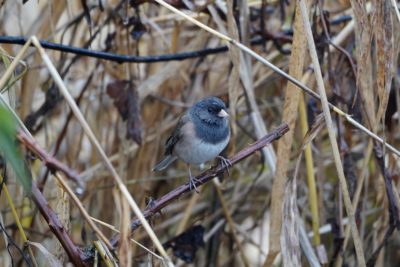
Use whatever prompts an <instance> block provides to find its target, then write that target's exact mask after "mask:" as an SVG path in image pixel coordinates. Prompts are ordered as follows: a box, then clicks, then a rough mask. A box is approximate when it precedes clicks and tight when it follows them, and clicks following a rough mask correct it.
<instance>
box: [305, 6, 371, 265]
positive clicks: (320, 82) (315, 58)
mask: <svg viewBox="0 0 400 267" xmlns="http://www.w3.org/2000/svg"><path fill="white" fill-rule="evenodd" d="M299 4H300V9H301V16H302V18H303V23H304V28H305V32H306V34H307V41H308V47H309V51H310V54H311V59H312V62H313V65H314V72H315V78H316V80H317V84H318V92H319V94H320V96H321V103H322V109H323V112H324V117H325V123H326V126H327V128H328V134H329V140H330V142H331V146H332V150H333V158H334V161H335V166H336V170H337V173H338V176H339V182H340V187H341V190H342V193H343V197H344V203H345V208H346V212H347V215H348V217H349V221H350V225H351V231H352V234H353V241H354V246H355V249H356V255H357V261H358V265H359V266H365V258H364V251H363V246H362V243H361V239H360V235H359V232H358V229H357V225H356V222H355V217H354V215H355V212H354V208H353V206H352V203H351V199H350V195H349V191H348V189H347V183H346V178H345V177H344V171H343V165H342V162H341V159H340V155H339V148H338V145H337V141H336V136H335V132H334V129H333V123H332V118H331V114H330V110H329V105H328V99H327V97H326V93H325V86H324V82H323V79H322V73H321V67H320V65H319V61H318V56H317V53H316V50H315V43H314V38H313V35H312V32H311V25H310V22H309V20H308V12H307V7H306V4H305V2H304V0H299Z"/></svg>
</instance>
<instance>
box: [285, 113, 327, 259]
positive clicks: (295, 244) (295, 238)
mask: <svg viewBox="0 0 400 267" xmlns="http://www.w3.org/2000/svg"><path fill="white" fill-rule="evenodd" d="M323 126H325V121H324V117H323V114H320V115H318V116H317V117H316V119H315V122H314V123H313V125H312V127H311V128H310V130H309V131H308V132H307V134H306V136H304V139H303V143H302V145H301V147H300V151H299V155H298V157H297V161H296V167H295V169H294V174H293V177H292V178H291V179H289V180H288V182H287V184H286V187H285V197H284V200H283V207H282V210H283V212H282V232H281V236H280V240H281V251H282V259H283V265H284V266H301V257H300V255H301V253H300V239H299V225H298V223H299V220H298V218H299V217H300V215H299V211H298V208H297V182H296V181H297V175H298V171H299V167H300V163H301V157H302V153H303V150H304V149H305V148H306V146H307V145H308V144H310V142H311V141H312V140H313V139H314V138H315V137H316V136H317V134H318V133H319V132H320V130H321V129H322V127H323Z"/></svg>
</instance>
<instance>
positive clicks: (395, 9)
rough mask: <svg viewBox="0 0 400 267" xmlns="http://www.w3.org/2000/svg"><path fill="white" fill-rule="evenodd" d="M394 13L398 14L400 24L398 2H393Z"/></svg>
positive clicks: (392, 0)
mask: <svg viewBox="0 0 400 267" xmlns="http://www.w3.org/2000/svg"><path fill="white" fill-rule="evenodd" d="M391 2H392V6H393V9H394V12H395V13H396V17H397V22H398V23H400V13H399V9H398V8H397V4H396V0H391Z"/></svg>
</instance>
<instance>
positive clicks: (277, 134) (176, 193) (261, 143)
mask: <svg viewBox="0 0 400 267" xmlns="http://www.w3.org/2000/svg"><path fill="white" fill-rule="evenodd" d="M288 131H289V126H288V125H287V124H286V123H284V124H282V125H280V126H279V127H278V128H276V129H275V130H273V131H272V132H271V133H269V134H267V135H266V136H264V137H262V138H261V139H259V140H257V141H256V142H255V143H253V144H251V145H249V146H247V147H246V148H244V149H243V150H241V151H240V152H238V153H237V154H235V155H234V156H232V157H231V158H230V159H229V161H230V163H231V164H232V165H235V164H236V163H238V162H240V161H242V160H243V159H245V158H247V157H248V156H250V155H252V154H254V153H255V152H256V151H258V150H260V149H261V148H263V147H265V146H267V145H269V144H271V143H272V142H274V141H276V140H278V139H279V138H281V137H282V136H283V135H284V134H285V133H286V132H288ZM225 171H226V168H225V166H223V165H221V164H219V165H217V166H214V167H212V168H211V169H209V170H207V171H205V172H203V173H201V174H200V175H198V176H197V177H196V179H195V184H196V187H198V186H202V185H204V184H205V183H207V182H208V181H210V180H211V179H213V178H214V177H215V176H217V175H218V174H221V173H223V172H225ZM189 191H190V186H189V182H187V183H185V184H183V185H181V186H179V187H177V188H175V189H174V190H172V191H170V192H169V193H167V194H165V195H164V196H162V197H161V198H159V199H157V200H155V201H154V202H153V203H152V205H151V206H150V207H148V208H147V209H145V210H144V211H143V215H144V217H145V218H146V219H149V218H151V217H153V216H154V215H155V214H157V213H158V212H160V211H161V209H163V208H164V207H166V206H167V205H168V204H169V203H171V202H172V201H174V200H176V199H178V198H180V197H181V196H182V195H183V194H185V193H187V192H189ZM139 226H141V222H140V221H139V220H138V219H135V220H133V221H132V223H131V231H132V232H133V231H135V230H136V229H137V228H138V227H139ZM118 241H119V235H117V236H115V237H114V238H113V239H112V240H111V244H112V245H113V246H114V247H115V246H116V245H117V244H118Z"/></svg>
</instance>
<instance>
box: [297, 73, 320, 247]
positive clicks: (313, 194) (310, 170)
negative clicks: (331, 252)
mask: <svg viewBox="0 0 400 267" xmlns="http://www.w3.org/2000/svg"><path fill="white" fill-rule="evenodd" d="M307 73H308V74H309V73H310V72H307ZM307 76H309V75H307ZM299 111H300V125H301V132H302V134H303V136H305V135H306V134H307V131H308V122H307V112H306V104H305V101H304V95H301V97H300V105H299ZM304 158H305V161H306V169H307V183H308V190H309V192H308V193H309V200H308V201H309V203H310V210H311V217H312V228H313V233H314V236H313V241H314V242H313V243H314V245H315V246H318V245H319V244H320V243H321V240H320V236H319V214H318V195H317V186H316V183H315V175H314V160H313V155H312V151H311V145H310V144H307V145H306V147H305V148H304Z"/></svg>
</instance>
